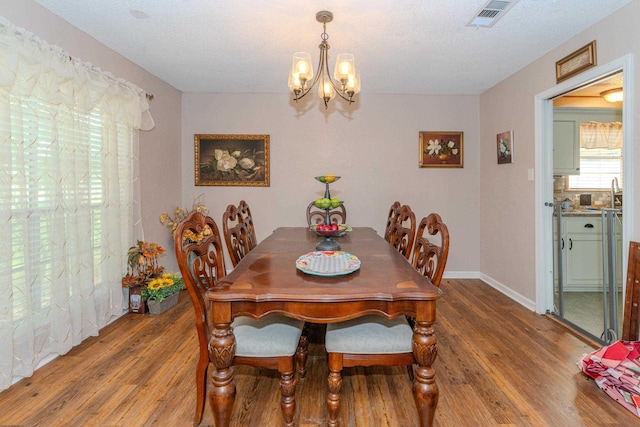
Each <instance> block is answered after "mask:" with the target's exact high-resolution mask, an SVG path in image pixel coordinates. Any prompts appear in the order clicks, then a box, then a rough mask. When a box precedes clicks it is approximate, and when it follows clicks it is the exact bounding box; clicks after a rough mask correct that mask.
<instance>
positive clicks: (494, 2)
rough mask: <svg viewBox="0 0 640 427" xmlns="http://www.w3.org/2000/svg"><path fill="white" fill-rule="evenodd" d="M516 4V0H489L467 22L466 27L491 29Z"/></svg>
mask: <svg viewBox="0 0 640 427" xmlns="http://www.w3.org/2000/svg"><path fill="white" fill-rule="evenodd" d="M517 2H518V0H510V1H504V0H489V1H488V2H487V4H485V5H484V6H482V7H481V8H480V10H479V11H478V13H476V14H475V16H474V17H473V18H471V20H470V21H469V22H467V27H483V28H489V27H492V26H493V24H495V23H496V22H497V21H498V20H499V19H500V18H502V17H503V16H504V14H505V13H507V11H508V10H509V9H511V8H512V7H513V5H514V4H516V3H517Z"/></svg>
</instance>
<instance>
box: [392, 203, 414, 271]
mask: <svg viewBox="0 0 640 427" xmlns="http://www.w3.org/2000/svg"><path fill="white" fill-rule="evenodd" d="M415 236H416V216H415V214H414V213H413V211H412V210H411V207H410V206H409V205H402V206H400V208H399V209H398V216H397V217H396V221H395V222H394V224H393V228H392V230H391V240H390V242H389V243H390V244H391V246H393V247H394V248H396V249H397V250H398V252H400V253H401V254H402V255H404V257H405V258H406V259H409V257H410V256H411V249H412V248H413V241H414V239H415Z"/></svg>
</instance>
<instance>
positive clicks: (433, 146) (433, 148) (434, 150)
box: [427, 139, 442, 156]
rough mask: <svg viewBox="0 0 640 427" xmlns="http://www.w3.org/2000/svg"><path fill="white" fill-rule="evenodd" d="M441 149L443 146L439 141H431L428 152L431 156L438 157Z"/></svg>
mask: <svg viewBox="0 0 640 427" xmlns="http://www.w3.org/2000/svg"><path fill="white" fill-rule="evenodd" d="M441 149H442V146H441V145H440V141H438V140H437V139H436V140H431V139H430V140H429V143H428V144H427V150H428V151H429V155H430V156H435V155H437V154H438V153H439V152H440V150H441Z"/></svg>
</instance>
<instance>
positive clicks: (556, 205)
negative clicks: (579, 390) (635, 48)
mask: <svg viewBox="0 0 640 427" xmlns="http://www.w3.org/2000/svg"><path fill="white" fill-rule="evenodd" d="M631 67H632V62H631V59H630V58H629V57H624V58H622V59H620V60H618V61H613V62H611V63H609V64H606V65H604V66H601V67H597V68H594V69H591V70H588V71H587V72H585V73H583V74H582V75H579V76H576V77H574V78H573V79H571V80H569V81H567V82H563V83H561V84H559V85H557V86H556V87H554V88H553V89H551V90H549V91H546V92H544V93H542V94H540V95H538V96H536V170H537V173H536V272H537V273H536V275H537V279H536V283H537V292H536V310H537V311H538V312H539V313H550V314H553V315H555V316H557V317H558V318H560V319H561V320H562V321H563V322H565V323H567V324H568V325H569V326H571V327H572V328H574V329H576V330H578V331H579V332H581V333H583V334H586V335H587V336H589V337H591V338H592V339H594V340H596V341H600V342H602V343H605V342H608V341H610V340H612V339H614V338H616V337H615V336H614V335H615V334H611V333H607V331H608V330H609V329H610V326H611V324H612V323H616V322H617V321H618V320H617V319H618V316H619V314H618V313H621V310H622V307H623V304H622V295H624V282H625V280H624V279H625V273H626V264H627V253H628V244H629V236H631V234H632V230H631V227H632V221H631V218H633V212H632V210H633V204H632V200H633V191H632V189H631V188H630V187H631V186H630V185H629V186H627V188H625V193H624V202H625V203H624V207H625V208H626V209H625V215H618V216H617V217H616V216H615V215H614V217H613V218H612V224H613V225H614V228H612V229H610V226H609V225H607V224H606V223H604V222H603V221H606V218H605V217H606V216H609V215H610V214H611V213H612V212H608V211H614V210H615V209H616V208H622V206H619V205H615V204H614V203H612V201H613V200H614V197H615V196H616V193H621V191H618V189H617V187H615V186H613V185H612V188H613V190H611V188H607V187H609V184H607V185H606V186H605V185H603V184H600V185H599V188H600V190H601V191H597V192H596V191H592V190H593V189H589V188H588V186H585V184H584V183H582V184H581V183H580V182H579V179H578V181H576V179H574V178H572V179H570V178H569V176H571V175H579V172H574V173H570V172H566V170H567V169H565V170H564V172H562V170H561V169H559V165H558V159H557V158H556V159H554V144H553V141H554V137H556V138H558V137H559V136H560V135H562V133H563V132H568V131H573V132H574V133H576V132H579V127H577V126H570V125H569V123H570V122H571V121H572V120H576V118H575V116H571V114H573V113H582V112H583V111H580V110H577V109H580V108H591V109H592V110H591V112H594V111H597V110H598V109H599V108H602V109H604V110H611V108H610V106H609V105H607V104H603V102H605V101H604V100H602V99H599V98H600V93H601V92H604V91H605V90H607V89H602V87H603V86H602V85H605V84H606V85H612V84H616V85H617V84H620V87H622V88H623V93H624V103H619V104H618V106H619V107H620V108H618V114H619V116H618V117H619V118H620V120H619V121H620V122H622V123H623V124H624V126H623V127H622V129H621V130H620V131H621V134H622V141H623V145H622V148H621V149H620V153H621V154H620V155H621V156H622V159H621V163H622V165H623V167H622V169H623V170H622V174H621V179H619V180H618V181H623V182H624V181H625V180H626V181H627V182H629V183H631V179H632V178H631V176H632V175H631V173H632V167H633V165H632V164H631V158H632V157H631V153H632V147H631V141H632V139H631V135H632V133H631V127H632V121H631V117H632V105H631V104H632V102H631V79H630V78H629V76H631V75H632V70H631ZM594 93H597V95H594ZM589 97H593V98H589ZM596 104H597V105H596ZM620 104H622V105H620ZM563 108H564V110H560V111H564V112H565V113H567V114H565V117H560V118H559V119H558V117H557V116H556V117H555V118H556V119H557V120H556V122H559V123H560V125H559V127H557V126H556V127H554V110H556V112H557V111H558V110H559V109H563ZM572 109H574V110H577V111H573V110H572ZM613 109H616V108H615V107H614V108H613ZM578 121H580V120H578ZM585 121H592V120H585ZM593 121H595V122H610V121H616V120H615V119H613V120H609V119H608V118H607V119H605V120H593ZM554 131H555V132H554ZM554 133H555V135H554ZM573 136H574V137H576V138H578V137H579V135H577V134H574V135H573ZM624 141H629V143H628V144H626V145H625V144H624ZM573 148H574V149H575V148H576V147H573ZM582 151H583V152H584V151H585V150H584V149H583V150H582ZM575 153H576V154H575V155H576V156H578V158H579V156H580V148H579V147H578V148H577V150H576V151H575ZM554 160H555V163H556V164H555V165H554ZM565 160H566V159H565ZM560 166H562V167H565V168H571V167H572V165H571V163H570V162H569V163H566V162H565V163H564V165H560ZM559 170H560V172H559ZM585 175H586V174H585ZM612 184H615V182H613V183H612ZM580 185H582V187H580ZM589 196H591V197H589ZM620 199H622V197H620ZM562 202H565V203H564V205H565V207H566V209H562V205H563V203H562ZM618 210H619V211H621V209H618ZM569 212H572V214H571V216H572V219H571V220H569V218H568V217H569V216H570V215H568V213H569ZM563 213H565V214H567V215H565V218H562V215H563ZM613 213H614V214H615V213H616V212H613ZM618 213H619V212H618ZM615 227H617V228H615ZM603 230H605V231H610V232H611V233H613V236H616V235H617V236H619V237H614V240H613V245H607V244H605V243H604V242H606V239H607V237H605V236H604V235H603V234H602V231H603ZM570 233H578V234H573V235H572V234H570ZM616 239H617V240H616ZM611 246H613V248H612V247H611ZM610 250H617V253H615V254H614V255H615V256H616V257H617V261H615V262H614V264H613V266H610V265H608V264H603V259H605V258H606V256H607V253H608V251H610ZM569 251H572V252H569ZM593 254H597V258H598V261H597V262H596V260H593V261H590V258H589V257H596V256H595V255H593ZM610 274H614V275H616V274H617V277H613V278H612V279H611V280H612V282H611V283H616V284H617V286H614V287H613V288H607V289H605V288H603V285H604V282H606V280H607V277H608V276H609V275H610ZM607 299H608V300H613V301H615V302H614V303H611V304H605V303H604V301H605V300H607Z"/></svg>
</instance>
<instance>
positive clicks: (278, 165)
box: [0, 0, 640, 301]
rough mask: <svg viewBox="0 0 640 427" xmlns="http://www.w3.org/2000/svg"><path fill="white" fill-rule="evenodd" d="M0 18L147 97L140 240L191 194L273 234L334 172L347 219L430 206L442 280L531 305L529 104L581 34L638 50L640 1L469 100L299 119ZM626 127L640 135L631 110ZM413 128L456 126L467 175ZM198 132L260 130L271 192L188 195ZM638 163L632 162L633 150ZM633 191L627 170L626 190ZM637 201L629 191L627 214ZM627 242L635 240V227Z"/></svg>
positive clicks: (266, 98)
mask: <svg viewBox="0 0 640 427" xmlns="http://www.w3.org/2000/svg"><path fill="white" fill-rule="evenodd" d="M0 11H1V12H0V13H1V14H2V15H3V16H5V17H6V18H7V19H9V20H10V21H12V22H13V23H14V24H16V25H18V26H22V27H25V28H27V29H28V30H29V31H31V32H34V33H36V34H37V35H38V36H40V37H41V38H42V39H44V40H46V41H47V42H49V43H51V44H58V45H60V46H62V47H63V48H64V49H66V50H67V51H69V53H70V54H71V55H74V56H77V57H79V58H81V59H82V60H84V61H88V62H92V63H93V64H95V65H96V66H98V67H100V68H102V69H103V70H105V71H109V72H111V73H112V74H114V75H115V76H117V77H123V78H125V79H127V80H129V81H131V82H133V83H135V84H137V85H138V86H140V87H142V88H143V89H145V90H147V91H148V92H150V93H153V94H154V95H155V99H154V101H153V102H152V104H151V108H152V110H151V111H152V114H153V116H154V119H155V121H156V127H155V129H153V130H152V131H150V132H142V133H141V138H140V140H141V156H140V164H141V187H142V193H143V200H142V213H143V225H144V228H145V231H146V236H145V237H146V239H147V240H151V241H157V242H161V243H165V244H167V245H170V239H169V233H168V232H167V230H166V229H164V228H163V227H162V226H161V225H160V224H159V222H158V220H157V218H158V215H159V214H160V213H161V212H164V211H168V210H172V209H174V208H175V206H176V205H178V204H180V205H183V206H189V205H190V204H191V202H192V201H193V198H194V197H197V196H198V195H202V197H203V201H204V202H205V203H206V204H207V205H208V206H209V209H210V213H211V215H212V216H213V217H214V218H215V219H216V220H217V221H219V219H220V217H221V215H222V211H223V210H224V208H225V207H226V205H227V204H229V203H237V202H238V201H239V200H241V199H245V200H247V201H248V202H249V203H250V204H251V207H252V209H253V211H254V215H255V219H256V227H257V230H258V238H259V239H260V240H261V239H263V238H264V237H266V236H267V235H268V234H269V233H270V232H271V230H273V229H274V228H276V227H278V226H284V225H303V224H304V223H305V219H304V209H305V206H306V204H307V203H308V201H310V200H313V199H315V198H316V197H318V196H319V195H320V194H321V193H322V186H321V185H320V184H319V183H317V182H316V181H315V180H314V179H313V176H315V175H319V174H325V173H335V174H338V175H341V176H342V177H343V178H342V179H341V180H340V181H338V182H337V183H336V184H335V185H334V186H333V189H334V194H335V195H336V196H338V197H340V198H341V199H344V201H345V205H346V207H347V209H348V215H349V223H351V224H353V225H362V226H371V227H374V228H375V229H376V230H378V232H381V231H382V228H383V226H384V221H385V216H386V213H387V210H388V207H389V205H390V204H391V203H392V202H393V201H394V200H396V199H398V200H400V201H402V202H404V203H408V204H410V205H411V206H412V207H413V208H414V210H415V211H416V213H417V215H418V216H419V217H421V216H424V215H426V214H427V213H429V212H432V211H437V212H439V213H441V214H442V216H443V218H444V220H445V221H446V222H447V224H448V225H449V227H450V230H451V234H452V248H451V254H450V260H449V265H448V268H447V270H448V275H451V276H458V277H460V276H474V275H478V274H480V273H481V276H482V277H483V278H485V279H487V280H488V281H490V282H492V283H494V284H497V285H500V286H504V289H506V290H507V291H508V292H509V293H511V294H512V296H515V297H521V298H524V299H526V300H530V301H532V300H534V299H535V259H534V250H535V247H534V244H535V221H534V208H535V206H534V196H535V189H534V182H533V181H529V180H528V179H527V170H528V169H529V168H534V166H535V165H534V141H535V129H534V96H535V95H536V94H538V93H541V92H544V91H546V90H548V89H550V88H553V87H554V85H555V71H554V70H555V61H557V60H558V59H559V58H562V57H564V56H565V55H567V54H568V53H570V52H573V51H574V50H576V49H577V48H579V47H581V46H583V45H585V44H587V43H588V42H590V41H591V40H594V39H595V40H597V57H598V63H599V64H604V63H605V62H607V61H611V60H613V59H616V58H620V57H622V56H624V55H626V54H629V53H633V54H635V55H636V56H638V54H640V52H639V50H640V33H639V32H638V31H637V30H636V27H637V22H636V21H637V17H638V16H640V2H638V1H634V2H632V3H630V4H629V5H628V6H626V7H624V8H622V9H621V10H620V11H618V12H616V13H615V14H613V15H612V16H610V17H608V18H606V19H605V20H603V21H602V22H600V23H598V24H597V25H595V26H594V27H592V28H591V29H589V30H587V31H586V32H584V33H583V34H580V35H579V36H577V37H575V38H573V39H572V40H570V41H568V42H566V43H564V44H563V45H561V46H560V47H558V48H556V49H554V50H553V51H551V52H550V53H549V54H548V55H545V56H544V57H542V58H540V59H539V60H538V61H536V62H534V63H532V64H531V65H529V66H527V67H525V68H524V69H523V70H521V71H520V72H518V73H516V74H514V75H513V76H512V77H510V78H508V79H506V80H505V81H503V82H502V83H500V84H498V85H496V86H495V87H493V88H492V89H490V90H488V91H486V92H485V93H484V94H482V95H481V96H479V97H477V96H427V95H425V96H397V95H374V94H367V93H366V90H365V91H364V93H363V94H362V95H361V97H360V100H359V103H358V104H357V106H356V108H355V109H354V110H353V111H352V112H351V113H344V112H343V113H341V112H339V111H336V110H333V109H332V110H330V113H329V114H325V113H324V112H323V111H321V110H320V109H319V107H318V104H317V100H313V105H312V106H310V105H308V104H303V107H305V106H306V107H308V108H310V110H309V111H307V112H301V111H300V110H298V109H296V106H295V104H292V103H291V102H290V101H289V96H288V95H287V94H285V93H284V89H283V93H282V94H281V95H260V94H255V95H237V94H236V95H234V94H223V95H221V94H191V93H188V94H182V95H181V94H180V93H179V92H178V91H177V90H175V89H174V88H172V87H171V86H169V85H167V84H166V83H164V82H162V81H161V80H159V79H157V78H156V77H154V76H152V75H151V74H149V73H147V72H146V71H144V70H142V69H140V68H139V67H137V66H136V65H134V64H133V63H131V62H130V61H128V60H127V59H125V58H123V57H122V56H120V55H118V54H116V53H115V52H113V51H112V50H110V49H108V48H107V47H105V46H103V45H101V44H100V43H98V42H96V41H95V40H93V39H92V38H91V37H89V36H88V35H86V34H85V33H83V32H81V31H79V30H77V29H76V28H75V27H73V26H70V25H69V24H67V23H66V22H65V21H63V20H61V19H60V18H58V17H56V16H54V15H52V14H50V13H49V12H47V11H46V10H44V9H43V8H41V7H40V6H39V5H37V4H36V3H34V2H32V1H31V0H20V1H15V0H0ZM639 76H640V69H639V67H637V66H636V71H635V73H634V76H633V77H634V79H633V81H634V86H635V87H640V85H639V82H638V77H639ZM637 93H638V91H637V90H636V95H635V96H634V102H635V105H636V106H638V107H636V109H638V108H640V95H637ZM310 96H315V95H310ZM339 103H340V101H334V104H336V105H339ZM632 124H633V125H634V128H635V129H640V115H639V114H637V113H636V114H635V115H634V120H633V123H632ZM421 130H446V131H463V132H464V136H465V147H464V168H463V169H420V168H418V165H417V163H418V132H419V131H421ZM506 130H514V132H515V150H514V151H515V156H514V163H513V164H510V165H497V163H496V142H495V138H496V134H497V133H499V132H502V131H506ZM196 133H223V134H226V133H228V134H269V135H270V137H271V186H270V187H268V188H264V187H257V188H251V187H195V186H194V182H193V181H194V180H193V135H194V134H196ZM635 135H636V136H634V138H633V144H634V146H635V147H638V145H639V138H638V136H637V135H638V133H637V132H636V133H635ZM634 164H636V165H638V164H640V149H636V150H635V153H634ZM638 184H640V177H639V175H638V170H636V174H635V176H634V178H633V180H632V183H627V185H626V186H625V194H626V193H627V192H628V191H632V189H633V188H635V187H637V186H638ZM625 200H626V198H625ZM638 203H640V201H638V197H635V206H634V207H633V208H634V211H633V212H637V209H638ZM631 238H632V239H633V240H640V227H636V228H635V231H634V235H633V236H631ZM167 264H168V267H169V268H174V265H175V264H174V265H171V264H172V263H171V262H169V263H167ZM504 289H503V290H504Z"/></svg>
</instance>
